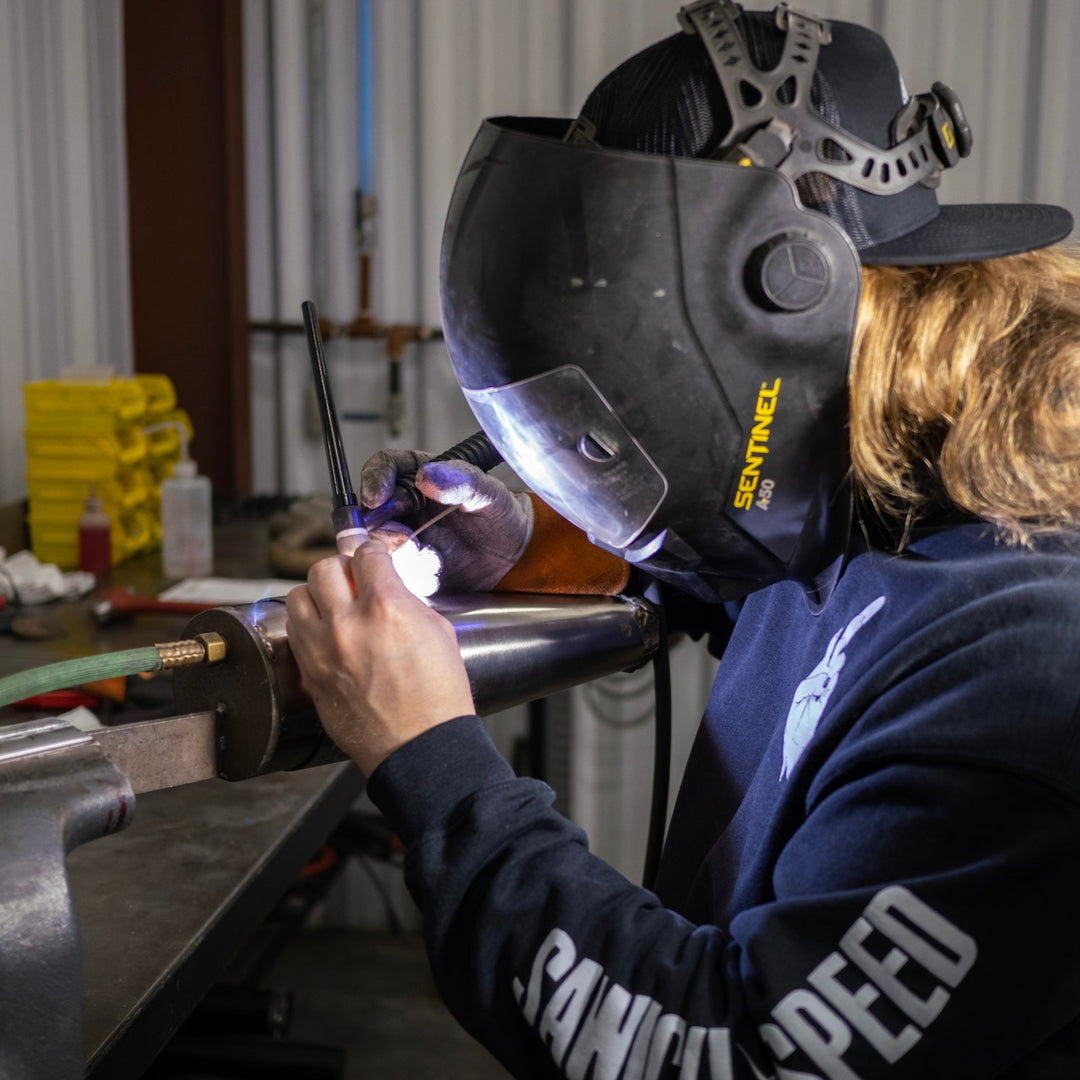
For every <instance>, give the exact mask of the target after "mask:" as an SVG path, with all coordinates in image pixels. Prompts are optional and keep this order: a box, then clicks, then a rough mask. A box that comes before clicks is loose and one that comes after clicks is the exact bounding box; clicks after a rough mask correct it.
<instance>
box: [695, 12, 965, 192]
mask: <svg viewBox="0 0 1080 1080" xmlns="http://www.w3.org/2000/svg"><path fill="white" fill-rule="evenodd" d="M740 14H741V9H740V7H739V5H738V4H736V3H734V0H697V2H696V3H693V4H688V5H687V6H685V7H684V8H682V10H681V11H680V12H679V23H680V25H681V26H682V28H683V30H684V31H685V32H686V33H688V34H697V35H698V36H699V37H700V38H701V40H702V43H703V44H704V46H705V49H706V51H707V53H708V55H709V59H710V60H711V61H712V65H713V68H714V69H715V70H716V74H717V77H718V78H719V80H720V85H721V87H722V89H723V91H724V96H725V97H726V99H727V103H728V107H729V109H730V111H731V118H732V124H731V130H730V131H729V132H728V134H727V135H726V136H725V138H724V140H723V141H722V143H721V145H720V147H719V148H718V149H717V151H716V152H715V153H714V154H713V156H714V157H718V158H723V159H725V160H730V161H735V162H738V163H739V164H742V165H748V166H749V165H761V166H765V167H768V168H773V169H776V170H778V171H779V172H781V173H783V174H785V175H786V176H788V177H789V178H790V179H791V180H798V179H799V178H800V177H802V176H806V175H807V174H809V173H824V174H825V175H827V176H831V177H833V178H834V179H836V180H840V181H842V182H844V183H846V184H851V185H852V186H853V187H857V188H859V189H861V190H863V191H869V192H871V193H873V194H875V195H895V194H897V193H898V192H900V191H903V190H905V189H906V188H909V187H911V186H912V185H913V184H923V185H925V186H927V187H936V186H937V184H938V182H939V180H940V176H941V170H942V169H945V168H950V167H951V166H953V165H955V164H956V163H957V161H958V160H959V159H960V158H961V157H966V156H967V155H968V153H970V151H971V130H970V128H969V127H968V124H967V121H966V119H965V117H964V113H963V109H962V108H961V106H960V102H959V99H958V98H957V97H956V94H955V93H953V91H952V90H950V89H949V88H948V87H947V86H945V85H944V84H943V83H935V84H934V87H933V90H932V91H930V92H929V93H926V94H919V95H918V96H917V97H915V98H912V99H911V100H910V101H909V102H908V103H907V105H905V107H904V108H903V109H902V110H901V112H900V114H899V115H898V116H897V119H896V122H895V123H894V125H893V132H894V138H896V139H898V140H899V141H897V143H896V145H895V146H893V147H891V148H890V149H883V148H882V147H879V146H874V145H873V144H872V143H869V142H866V141H865V140H863V139H860V138H858V137H857V136H855V135H852V134H851V133H850V132H847V131H844V130H843V129H842V128H838V127H836V126H834V125H833V124H830V123H829V122H828V121H827V120H825V119H824V118H822V117H821V116H819V115H818V114H817V113H816V112H815V111H814V110H813V108H812V106H811V102H810V88H811V84H812V82H813V78H814V72H815V70H816V68H817V61H818V53H819V51H820V49H821V47H822V46H823V45H828V44H829V42H830V41H831V30H830V26H829V23H828V22H827V21H826V20H824V19H819V18H817V17H815V16H813V15H807V14H805V13H804V12H801V11H796V10H795V9H794V8H791V7H789V6H788V5H787V4H786V3H782V4H781V5H780V6H779V7H778V8H777V9H776V12H775V15H776V24H777V26H778V27H779V28H780V29H781V30H783V31H784V32H785V36H784V48H783V55H782V56H781V58H780V62H779V63H778V64H777V65H776V67H774V68H773V69H772V70H771V71H762V70H761V69H760V68H759V67H757V65H756V64H755V63H754V62H753V60H752V59H751V58H750V55H749V52H748V50H747V48H746V44H745V42H744V41H743V37H742V35H741V34H740V33H739V31H738V28H737V25H736V24H737V22H738V19H739V16H740Z"/></svg>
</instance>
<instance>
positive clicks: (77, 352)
mask: <svg viewBox="0 0 1080 1080" xmlns="http://www.w3.org/2000/svg"><path fill="white" fill-rule="evenodd" d="M123 86H124V66H123V50H122V48H121V22H120V0H88V2H87V3H82V2H75V0H72V2H64V3H53V2H50V3H43V4H39V3H35V2H29V0H0V504H3V503H7V502H11V501H13V500H15V499H18V498H21V497H22V496H23V495H25V493H26V482H25V473H26V460H25V454H24V450H23V437H22V432H23V406H22V384H23V383H24V382H26V381H29V380H31V379H40V378H48V377H51V376H54V375H56V374H58V373H59V371H60V369H61V368H63V367H67V366H71V365H84V364H89V365H98V364H104V365H112V366H113V367H114V368H115V369H116V370H117V371H119V372H122V373H126V372H130V371H131V368H132V357H131V303H130V282H129V274H128V255H127V193H126V180H125V166H124V127H123Z"/></svg>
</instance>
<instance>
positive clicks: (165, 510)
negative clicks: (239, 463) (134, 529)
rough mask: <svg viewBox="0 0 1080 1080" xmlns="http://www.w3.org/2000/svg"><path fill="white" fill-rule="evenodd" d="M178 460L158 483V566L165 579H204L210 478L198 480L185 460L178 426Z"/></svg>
mask: <svg viewBox="0 0 1080 1080" xmlns="http://www.w3.org/2000/svg"><path fill="white" fill-rule="evenodd" d="M176 428H177V430H178V431H179V432H180V460H179V461H178V462H177V463H176V464H175V465H174V466H173V474H172V476H171V477H169V478H168V479H167V480H163V481H162V482H161V534H162V535H161V565H162V570H163V571H164V574H165V576H166V577H167V578H172V579H176V578H189V577H208V576H209V575H210V574H212V573H213V570H214V534H213V528H212V526H213V519H212V514H211V509H212V507H211V499H210V496H211V490H210V478H209V477H208V476H199V475H198V473H197V471H196V466H195V462H194V461H192V460H191V458H190V457H188V447H187V432H186V431H185V430H184V429H183V427H182V426H181V425H179V424H177V425H176Z"/></svg>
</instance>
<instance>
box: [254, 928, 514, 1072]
mask: <svg viewBox="0 0 1080 1080" xmlns="http://www.w3.org/2000/svg"><path fill="white" fill-rule="evenodd" d="M263 982H264V985H268V986H274V987H278V988H281V989H284V990H290V991H292V993H293V1002H294V1014H293V1022H292V1025H291V1030H290V1033H289V1034H290V1038H292V1039H295V1040H298V1041H302V1042H313V1043H322V1044H329V1045H334V1046H341V1047H343V1048H344V1049H345V1051H346V1054H347V1062H348V1064H347V1066H346V1072H345V1077H346V1080H361V1078H365V1080H370V1078H372V1077H378V1078H379V1080H397V1078H402V1080H405V1078H407V1080H435V1078H438V1080H447V1078H456V1077H463V1078H468V1080H505V1078H506V1077H508V1076H509V1075H510V1074H509V1073H508V1072H507V1071H506V1070H505V1069H504V1068H503V1067H502V1066H501V1065H500V1064H499V1063H498V1062H497V1061H496V1060H495V1059H494V1058H493V1057H492V1056H491V1055H490V1054H489V1053H488V1052H487V1051H486V1050H485V1049H484V1048H483V1047H481V1046H480V1045H479V1044H478V1043H477V1042H475V1041H474V1040H473V1039H472V1038H471V1037H470V1036H469V1035H467V1034H466V1033H465V1032H464V1031H462V1030H461V1028H460V1027H459V1026H458V1024H457V1022H456V1021H455V1020H454V1018H453V1017H452V1016H451V1015H450V1014H449V1012H448V1011H447V1009H446V1007H445V1006H444V1005H443V1003H442V1001H441V1000H440V998H439V995H438V993H437V991H436V990H435V985H434V982H433V980H432V978H431V974H430V971H429V969H428V963H427V957H426V956H425V954H424V947H423V942H422V940H421V939H420V937H419V936H418V935H416V934H413V933H402V934H381V933H370V932H366V931H356V930H349V929H341V928H336V927H318V928H315V929H310V930H305V931H304V932H303V933H301V934H299V935H298V936H297V937H295V938H294V939H293V940H292V941H291V942H290V943H289V945H288V946H287V947H286V949H285V950H284V952H283V953H282V954H281V956H280V957H279V958H278V960H277V962H276V963H275V964H274V966H273V968H272V969H271V970H270V972H269V973H268V975H267V976H266V978H265V979H264V980H263Z"/></svg>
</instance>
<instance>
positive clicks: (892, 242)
mask: <svg viewBox="0 0 1080 1080" xmlns="http://www.w3.org/2000/svg"><path fill="white" fill-rule="evenodd" d="M778 10H779V11H780V12H781V14H784V13H785V12H784V7H783V5H782V6H781V8H780V9H778ZM783 22H784V20H783V18H778V17H777V13H776V12H761V11H754V12H750V11H745V12H739V15H738V19H737V23H736V25H737V28H738V32H739V34H740V35H741V37H742V39H743V42H744V43H745V48H746V51H747V53H748V54H749V57H750V59H751V60H752V62H753V64H754V65H755V66H756V67H757V68H758V69H759V70H760V71H762V72H767V71H770V70H771V69H772V68H774V67H775V66H776V65H777V63H778V62H779V61H780V59H781V55H782V52H783V49H784V39H785V31H784V30H783V29H782V28H781V25H782V24H783ZM823 25H824V26H826V27H827V34H825V35H824V36H825V38H826V40H827V43H825V44H822V46H821V48H820V51H819V53H818V60H817V67H816V70H815V72H814V76H813V82H812V86H811V108H812V109H813V110H814V112H816V113H817V114H818V115H819V116H820V117H821V118H822V119H823V120H825V121H826V122H827V123H829V124H830V125H832V126H833V127H835V128H837V129H840V130H841V131H843V132H847V133H850V134H851V135H853V136H855V137H856V138H857V139H860V140H863V141H864V142H866V143H870V144H873V146H875V147H880V148H882V150H883V151H884V150H888V149H889V148H891V147H894V146H895V145H896V144H897V142H898V138H897V135H896V131H895V124H896V121H897V118H898V116H900V115H901V113H902V112H903V110H904V109H905V106H907V105H908V103H909V101H910V98H909V96H908V93H907V91H906V89H905V87H904V83H903V80H902V78H901V76H900V72H899V70H898V68H897V65H896V61H895V59H894V58H893V55H892V52H891V50H890V49H889V46H888V45H887V44H886V42H885V40H884V39H883V38H882V37H881V36H880V35H879V34H877V33H875V32H874V31H872V30H869V29H867V28H865V27H862V26H858V25H855V24H853V23H847V22H840V21H830V22H829V23H827V24H825V23H823ZM940 86H941V84H935V91H937V90H938V88H939V87H940ZM781 90H782V88H781ZM943 90H945V91H947V92H949V93H951V91H948V88H947V87H945V88H943ZM735 111H736V112H737V111H738V109H736V110H735ZM732 113H733V110H732V109H731V108H730V107H729V104H728V101H727V98H726V96H725V93H724V90H723V88H722V86H721V82H720V79H719V78H718V75H717V68H716V61H715V60H714V58H713V57H712V56H710V54H709V51H708V50H707V48H706V47H705V45H704V44H703V40H702V38H701V37H700V36H699V35H698V34H694V33H679V34H675V35H673V36H671V37H669V38H665V39H664V40H662V41H659V42H657V43H656V44H654V45H652V46H650V47H649V48H647V49H645V50H643V51H642V52H640V53H638V54H637V55H635V56H633V57H631V58H630V59H628V60H627V61H625V62H624V63H623V64H621V65H620V66H619V67H617V68H616V69H615V70H614V71H612V72H611V74H609V75H608V76H607V77H606V78H605V79H604V80H603V81H601V82H600V83H599V84H598V85H597V87H596V88H595V89H594V90H593V92H592V93H591V94H590V95H589V97H588V99H587V100H586V102H585V105H584V107H583V108H582V112H581V117H582V119H583V120H584V121H586V122H587V123H588V124H589V125H590V128H591V129H594V130H593V131H592V132H591V137H592V139H594V140H595V142H597V143H598V144H600V145H601V146H606V147H610V148H613V149H625V150H638V151H644V152H648V153H658V154H669V155H675V156H682V157H715V156H721V152H722V151H723V150H724V149H725V148H727V147H728V146H729V145H730V141H731V139H732V135H733V133H732V128H733V119H732ZM579 122H580V121H579ZM969 148H970V139H969V144H968V146H965V148H964V149H965V150H967V149H969ZM796 184H797V187H798V189H799V193H800V197H801V199H802V201H803V203H804V204H805V205H806V206H808V207H810V208H812V209H815V210H818V211H820V212H821V213H824V214H825V215H826V216H828V217H829V218H831V219H832V220H833V221H835V222H836V223H837V224H838V225H839V226H840V227H841V228H843V229H844V231H845V232H846V233H847V234H848V236H849V237H850V238H851V240H852V242H853V243H854V245H855V248H856V250H857V251H858V253H859V257H860V259H861V260H862V262H863V263H864V264H878V265H919V264H933V263H952V262H969V261H973V260H979V259H988V258H995V257H998V256H1002V255H1011V254H1016V253H1018V252H1021V251H1030V250H1034V249H1035V248H1040V247H1046V246H1048V245H1050V244H1053V243H1056V242H1057V241H1059V240H1062V239H1064V238H1065V237H1066V236H1068V235H1069V233H1070V232H1071V231H1072V227H1073V219H1072V215H1071V214H1070V213H1069V211H1068V210H1065V209H1064V208H1062V207H1060V206H1050V205H1044V204H1033V203H987V204H972V205H959V204H948V203H939V201H938V197H937V192H936V190H935V188H934V187H933V186H927V185H926V184H924V183H913V184H911V186H908V187H906V188H904V189H903V190H901V191H899V192H897V193H894V194H875V193H873V192H870V191H866V190H861V189H860V188H858V187H856V186H853V185H852V184H849V183H845V182H844V181H842V180H839V179H836V178H834V177H833V176H829V175H826V174H824V173H820V172H808V173H806V174H804V175H800V176H798V178H797V180H796Z"/></svg>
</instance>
